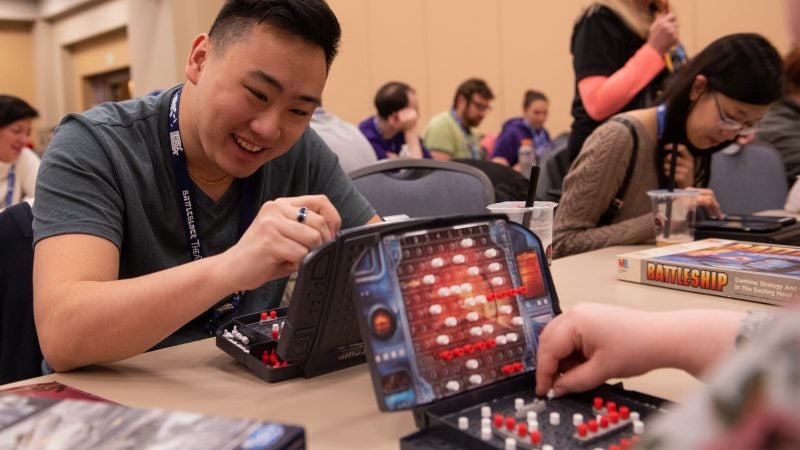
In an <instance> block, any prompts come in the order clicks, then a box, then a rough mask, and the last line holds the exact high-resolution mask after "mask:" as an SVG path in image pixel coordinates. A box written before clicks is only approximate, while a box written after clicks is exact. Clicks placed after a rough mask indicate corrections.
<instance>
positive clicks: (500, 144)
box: [492, 130, 520, 166]
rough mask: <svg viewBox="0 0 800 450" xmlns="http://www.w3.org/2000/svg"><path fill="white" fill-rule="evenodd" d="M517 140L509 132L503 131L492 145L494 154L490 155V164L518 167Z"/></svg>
mask: <svg viewBox="0 0 800 450" xmlns="http://www.w3.org/2000/svg"><path fill="white" fill-rule="evenodd" d="M519 144H520V142H519V139H517V138H516V136H514V132H513V131H511V130H503V131H502V132H501V133H500V136H498V137H497V141H495V144H494V152H493V153H492V162H495V163H498V164H502V165H504V166H514V165H518V164H517V160H518V155H517V152H519Z"/></svg>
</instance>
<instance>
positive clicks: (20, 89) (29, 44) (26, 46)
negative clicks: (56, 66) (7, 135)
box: [0, 21, 36, 107]
mask: <svg viewBox="0 0 800 450" xmlns="http://www.w3.org/2000/svg"><path fill="white" fill-rule="evenodd" d="M32 28H33V25H32V24H31V23H25V22H10V21H0V55H3V65H2V69H0V93H2V94H10V95H15V96H17V97H19V98H21V99H23V100H25V101H26V102H28V103H30V104H31V105H33V106H34V107H36V86H35V84H34V77H33V74H34V71H35V65H34V63H33V34H32Z"/></svg>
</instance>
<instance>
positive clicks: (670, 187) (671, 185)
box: [664, 142, 678, 238]
mask: <svg viewBox="0 0 800 450" xmlns="http://www.w3.org/2000/svg"><path fill="white" fill-rule="evenodd" d="M670 155H671V156H672V158H670V160H669V176H668V179H667V191H669V192H675V166H676V165H677V163H678V144H676V143H674V142H673V143H672V152H671V153H670ZM671 222H672V197H669V198H667V217H666V221H665V222H664V238H669V229H670V225H671Z"/></svg>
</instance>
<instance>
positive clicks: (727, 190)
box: [709, 142, 789, 214]
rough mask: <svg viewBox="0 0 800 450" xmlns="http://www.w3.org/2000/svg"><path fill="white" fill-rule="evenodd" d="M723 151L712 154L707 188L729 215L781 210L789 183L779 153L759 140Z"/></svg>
mask: <svg viewBox="0 0 800 450" xmlns="http://www.w3.org/2000/svg"><path fill="white" fill-rule="evenodd" d="M734 150H735V147H734V148H732V150H731V151H729V150H723V151H720V152H717V153H714V155H713V156H712V157H711V180H710V181H709V187H710V188H711V189H713V190H714V194H715V195H716V197H717V200H718V201H719V204H720V207H721V208H722V211H723V212H725V213H728V214H734V213H735V214H751V213H754V212H758V211H764V210H768V209H783V205H784V204H785V203H786V196H787V195H788V193H789V186H788V185H787V183H786V170H785V168H784V165H783V160H782V159H781V156H780V154H779V153H778V152H777V150H775V149H774V148H772V147H770V146H769V145H767V144H764V143H761V142H754V143H750V144H747V145H745V146H743V147H741V149H740V150H739V151H734Z"/></svg>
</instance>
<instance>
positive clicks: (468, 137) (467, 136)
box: [450, 108, 480, 159]
mask: <svg viewBox="0 0 800 450" xmlns="http://www.w3.org/2000/svg"><path fill="white" fill-rule="evenodd" d="M450 116H451V117H452V118H453V120H455V121H456V123H457V124H458V127H459V128H461V132H462V133H464V140H465V141H466V142H467V147H469V153H470V155H472V159H480V158H479V156H480V151H479V150H478V149H477V148H476V146H477V144H476V143H475V136H473V135H472V133H471V132H470V130H469V129H468V128H467V127H465V126H464V124H463V123H461V118H459V117H458V114H456V110H455V109H453V108H450Z"/></svg>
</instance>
